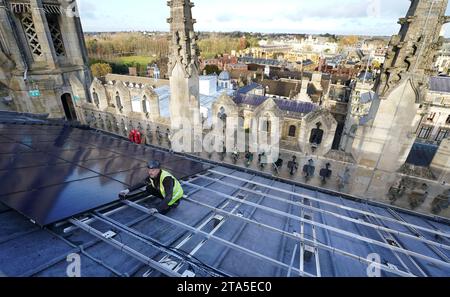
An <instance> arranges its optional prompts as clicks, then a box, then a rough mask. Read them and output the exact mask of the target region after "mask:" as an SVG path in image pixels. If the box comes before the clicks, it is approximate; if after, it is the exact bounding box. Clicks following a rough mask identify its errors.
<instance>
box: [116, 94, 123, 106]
mask: <svg viewBox="0 0 450 297" xmlns="http://www.w3.org/2000/svg"><path fill="white" fill-rule="evenodd" d="M116 107H117V108H118V109H119V110H120V111H122V109H123V105H122V100H121V99H120V94H119V92H116Z"/></svg>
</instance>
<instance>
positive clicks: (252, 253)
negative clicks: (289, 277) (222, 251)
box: [123, 201, 314, 277]
mask: <svg viewBox="0 0 450 297" xmlns="http://www.w3.org/2000/svg"><path fill="white" fill-rule="evenodd" d="M123 203H125V204H128V205H129V206H131V207H134V208H136V209H138V210H141V211H142V212H144V213H151V211H150V210H149V209H147V208H145V207H143V206H140V205H138V204H135V203H133V202H131V201H123ZM154 216H155V217H156V218H158V219H160V220H162V221H165V222H167V223H170V224H172V225H175V226H178V227H180V228H182V229H185V230H188V231H190V232H192V233H195V234H196V235H199V236H202V237H204V238H207V239H209V240H211V241H215V242H218V243H221V244H223V245H225V246H228V247H230V248H232V249H234V250H238V251H241V252H243V253H245V254H247V255H250V256H253V257H255V258H258V259H261V260H264V261H266V262H268V263H271V264H273V265H276V266H279V267H283V268H285V269H289V265H287V264H285V263H283V262H280V261H278V260H275V259H272V258H270V257H267V256H264V255H262V254H259V253H257V252H255V251H252V250H249V249H247V248H244V247H242V246H240V245H237V244H234V243H232V242H229V241H227V240H225V239H222V238H220V237H217V236H214V235H209V234H208V233H206V232H204V231H201V230H198V229H196V228H194V227H192V226H190V225H187V224H185V223H182V222H179V221H177V220H174V219H172V218H169V217H167V216H164V215H161V214H154ZM292 269H293V270H294V271H296V272H298V273H300V270H299V269H296V268H292ZM302 276H312V277H314V275H310V274H307V273H303V275H302Z"/></svg>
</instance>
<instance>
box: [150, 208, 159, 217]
mask: <svg viewBox="0 0 450 297" xmlns="http://www.w3.org/2000/svg"><path fill="white" fill-rule="evenodd" d="M157 213H159V211H158V210H157V209H156V208H151V209H150V210H149V214H150V215H154V214H157Z"/></svg>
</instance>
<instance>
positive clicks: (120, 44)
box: [86, 33, 169, 60]
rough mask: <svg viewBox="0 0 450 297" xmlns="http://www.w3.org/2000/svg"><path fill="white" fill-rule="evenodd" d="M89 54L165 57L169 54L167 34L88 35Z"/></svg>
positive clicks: (92, 55)
mask: <svg viewBox="0 0 450 297" xmlns="http://www.w3.org/2000/svg"><path fill="white" fill-rule="evenodd" d="M86 47H87V50H88V54H89V56H90V57H92V58H98V59H109V60H110V59H112V58H115V57H123V56H131V55H145V56H153V57H157V58H159V57H163V56H167V55H168V54H169V41H168V36H167V35H155V36H150V35H144V34H142V33H114V34H108V33H102V34H99V35H94V36H87V37H86Z"/></svg>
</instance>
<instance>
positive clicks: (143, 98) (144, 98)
mask: <svg viewBox="0 0 450 297" xmlns="http://www.w3.org/2000/svg"><path fill="white" fill-rule="evenodd" d="M142 112H143V113H148V108H147V96H145V95H144V97H142Z"/></svg>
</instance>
